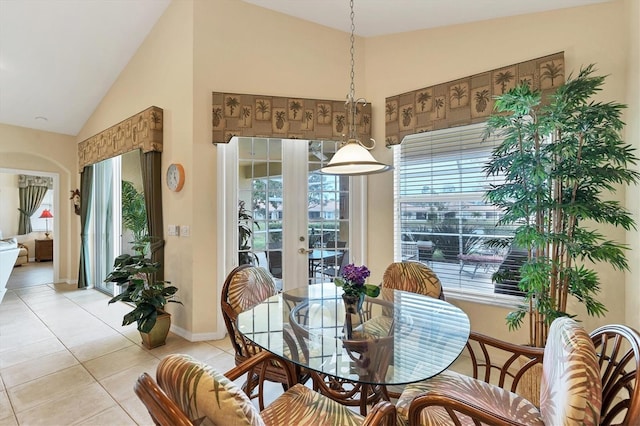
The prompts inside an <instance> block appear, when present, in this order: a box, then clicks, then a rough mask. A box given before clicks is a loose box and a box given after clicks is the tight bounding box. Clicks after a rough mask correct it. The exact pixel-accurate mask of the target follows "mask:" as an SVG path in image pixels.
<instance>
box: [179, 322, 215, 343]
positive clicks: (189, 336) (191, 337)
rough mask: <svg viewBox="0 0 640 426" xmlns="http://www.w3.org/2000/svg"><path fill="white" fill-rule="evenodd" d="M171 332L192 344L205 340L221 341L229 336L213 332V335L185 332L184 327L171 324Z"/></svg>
mask: <svg viewBox="0 0 640 426" xmlns="http://www.w3.org/2000/svg"><path fill="white" fill-rule="evenodd" d="M171 332H172V333H175V334H177V335H178V336H180V337H182V338H184V339H186V340H188V341H190V342H203V341H205V340H221V339H224V338H225V337H226V335H227V333H226V332H224V331H223V332H222V333H220V332H211V333H192V332H190V331H188V330H185V329H184V328H182V327H178V326H177V325H175V324H171Z"/></svg>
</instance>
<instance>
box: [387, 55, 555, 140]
mask: <svg viewBox="0 0 640 426" xmlns="http://www.w3.org/2000/svg"><path fill="white" fill-rule="evenodd" d="M564 73H565V66H564V52H560V53H554V54H552V55H548V56H544V57H541V58H537V59H532V60H529V61H525V62H520V63H517V64H513V65H509V66H506V67H501V68H497V69H495V70H492V71H487V72H483V73H480V74H476V75H472V76H469V77H464V78H460V79H457V80H453V81H449V82H447V83H442V84H437V85H435V86H430V87H425V88H422V89H418V90H414V91H411V92H407V93H403V94H401V95H395V96H391V97H388V98H386V100H385V142H386V144H387V146H389V145H396V144H399V143H400V142H402V139H403V138H404V137H405V136H407V135H411V134H414V133H420V132H428V131H431V130H438V129H445V128H449V127H455V126H463V125H467V124H472V123H478V122H482V121H485V120H486V119H487V118H488V117H489V115H490V114H491V112H492V111H493V99H494V96H497V95H501V94H503V93H505V92H506V91H508V90H509V89H511V88H513V87H515V86H516V85H518V84H520V83H522V82H528V83H529V84H530V85H531V86H532V88H534V89H541V90H542V91H543V92H552V91H554V90H555V89H556V88H557V87H558V86H560V85H561V84H562V83H563V82H564V77H565V75H564ZM543 98H544V97H543Z"/></svg>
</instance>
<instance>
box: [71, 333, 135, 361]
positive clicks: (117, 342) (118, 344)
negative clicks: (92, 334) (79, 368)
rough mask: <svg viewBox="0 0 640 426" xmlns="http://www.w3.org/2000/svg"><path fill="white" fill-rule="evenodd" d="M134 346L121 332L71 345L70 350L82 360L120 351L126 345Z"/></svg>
mask: <svg viewBox="0 0 640 426" xmlns="http://www.w3.org/2000/svg"><path fill="white" fill-rule="evenodd" d="M129 346H133V343H132V342H131V340H129V339H127V338H126V337H124V336H122V335H121V334H119V333H113V334H111V335H108V336H104V337H98V338H97V339H95V340H89V341H87V342H85V343H81V344H78V345H76V346H70V347H69V350H70V351H71V353H73V355H74V356H75V357H76V358H78V359H79V360H80V362H85V361H89V360H91V359H95V358H98V357H101V356H103V355H107V354H110V353H112V352H116V351H119V350H120V349H124V348H126V347H129Z"/></svg>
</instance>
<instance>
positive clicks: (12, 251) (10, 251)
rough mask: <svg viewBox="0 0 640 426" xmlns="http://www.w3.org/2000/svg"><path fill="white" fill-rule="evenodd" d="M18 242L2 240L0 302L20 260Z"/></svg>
mask: <svg viewBox="0 0 640 426" xmlns="http://www.w3.org/2000/svg"><path fill="white" fill-rule="evenodd" d="M19 252H20V249H19V248H18V241H16V239H15V238H10V239H6V240H0V302H2V299H3V298H4V293H5V292H6V291H7V290H6V285H7V281H8V280H9V275H11V271H13V265H15V263H16V259H17V258H18V253H19Z"/></svg>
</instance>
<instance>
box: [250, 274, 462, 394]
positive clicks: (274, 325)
mask: <svg viewBox="0 0 640 426" xmlns="http://www.w3.org/2000/svg"><path fill="white" fill-rule="evenodd" d="M341 296H342V289H341V288H339V287H336V286H335V285H334V284H333V283H332V282H329V283H322V284H312V285H308V286H305V287H300V288H296V289H292V290H288V291H285V292H283V293H280V294H277V295H275V296H272V297H270V298H268V299H267V300H265V301H264V302H262V303H260V304H258V305H257V306H255V307H254V308H253V309H250V310H248V311H245V312H243V313H241V314H240V315H239V316H238V329H239V330H240V332H241V333H242V334H243V335H244V336H245V337H246V338H247V339H249V340H251V341H252V342H254V343H255V344H256V345H258V346H260V347H262V348H263V349H265V350H267V351H269V352H271V353H273V354H275V355H277V356H279V357H281V358H283V359H286V360H288V361H290V362H292V363H294V364H296V365H299V366H300V367H302V368H304V369H307V370H308V371H310V373H311V376H312V377H313V379H314V383H315V382H316V381H319V380H321V379H320V377H327V376H328V377H333V378H337V379H338V380H340V381H343V382H352V383H359V384H364V385H369V386H370V387H372V388H373V387H375V386H378V387H379V386H383V388H384V386H387V385H402V384H407V383H412V382H417V381H420V380H424V379H428V378H430V377H433V376H435V375H437V374H439V373H440V372H442V371H443V370H445V369H446V368H447V367H449V366H450V365H451V364H452V363H453V362H454V361H455V360H456V358H457V357H458V356H459V355H460V353H461V352H462V350H463V349H464V347H465V344H466V342H467V340H468V338H469V330H470V325H469V318H468V317H467V315H466V314H465V313H464V312H463V311H462V310H461V309H459V308H458V307H456V306H454V305H452V304H450V303H448V302H446V301H443V300H439V299H434V298H432V297H429V296H424V295H420V294H416V293H410V292H405V291H400V290H393V289H385V288H383V289H381V292H380V295H379V296H378V297H377V298H368V297H367V298H366V299H365V302H364V305H363V309H362V311H361V312H360V313H359V314H355V315H353V317H351V318H349V319H347V315H352V314H346V313H345V309H344V303H343V300H342V297H341ZM345 319H347V320H346V321H345ZM349 325H351V329H347V328H348V326H349ZM348 336H349V337H348ZM332 386H333V385H332ZM383 393H384V392H383ZM378 396H379V397H380V396H381V397H385V395H378ZM387 398H388V397H387ZM351 405H357V404H351ZM361 407H362V406H361Z"/></svg>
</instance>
